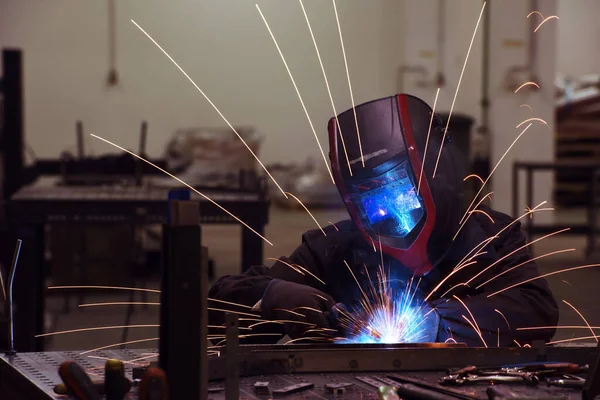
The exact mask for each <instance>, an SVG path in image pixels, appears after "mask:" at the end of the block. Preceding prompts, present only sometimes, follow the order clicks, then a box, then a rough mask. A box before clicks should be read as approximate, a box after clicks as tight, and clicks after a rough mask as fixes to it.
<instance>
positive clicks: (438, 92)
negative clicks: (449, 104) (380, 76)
mask: <svg viewBox="0 0 600 400" xmlns="http://www.w3.org/2000/svg"><path fill="white" fill-rule="evenodd" d="M439 94H440V88H437V92H436V93H435V100H434V101H433V109H432V110H431V118H430V119H429V129H427V139H426V140H425V151H424V152H423V161H421V173H420V174H419V184H418V185H417V194H419V193H421V178H422V177H423V169H424V168H425V158H426V157H427V147H428V146H429V135H430V134H431V127H432V125H433V117H434V116H435V107H436V105H437V101H438V96H439ZM443 144H444V142H442V145H443Z"/></svg>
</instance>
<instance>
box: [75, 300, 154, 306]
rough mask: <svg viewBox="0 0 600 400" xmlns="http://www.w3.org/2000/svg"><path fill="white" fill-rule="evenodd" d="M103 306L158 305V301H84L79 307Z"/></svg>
mask: <svg viewBox="0 0 600 400" xmlns="http://www.w3.org/2000/svg"><path fill="white" fill-rule="evenodd" d="M103 306H160V303H149V302H147V301H114V302H108V303H85V304H80V305H79V307H103Z"/></svg>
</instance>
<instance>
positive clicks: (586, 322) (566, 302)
mask: <svg viewBox="0 0 600 400" xmlns="http://www.w3.org/2000/svg"><path fill="white" fill-rule="evenodd" d="M563 303H565V304H566V305H568V306H569V307H571V308H572V309H573V311H575V312H576V313H577V315H579V316H580V317H581V319H582V320H583V322H585V324H586V325H587V327H588V328H589V329H590V332H592V335H595V333H594V329H592V327H591V326H590V323H589V322H588V321H587V319H585V317H584V316H583V314H582V313H580V312H579V310H578V309H576V308H575V306H573V305H572V304H571V303H569V302H568V301H566V300H563ZM596 342H598V338H596Z"/></svg>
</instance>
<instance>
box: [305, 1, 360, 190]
mask: <svg viewBox="0 0 600 400" xmlns="http://www.w3.org/2000/svg"><path fill="white" fill-rule="evenodd" d="M298 1H299V2H300V7H302V12H303V13H304V18H305V19H306V25H308V31H309V32H310V37H311V38H312V41H313V44H314V46H315V51H316V52H317V58H318V59H319V65H321V71H322V72H323V79H325V86H326V87H327V93H328V94H329V101H330V102H331V108H332V109H333V115H334V116H335V117H334V118H335V122H336V124H337V127H338V130H339V131H340V139H341V140H342V147H343V148H344V154H345V155H346V161H347V162H348V170H349V171H350V175H351V176H352V167H351V165H350V159H349V158H348V151H347V150H346V143H345V141H344V135H343V134H342V127H341V126H340V121H339V120H338V113H337V111H336V109H335V103H334V102H333V96H332V95H331V88H330V87H329V80H327V74H326V73H325V67H324V66H323V60H322V59H321V53H320V52H319V46H317V40H316V39H315V35H314V34H313V30H312V27H311V26H310V21H309V20H308V15H307V14H306V10H305V9H304V4H303V3H302V0H298ZM357 132H358V131H357ZM361 156H362V148H361ZM364 164H365V162H364V158H363V167H364V166H365V165H364ZM334 183H335V182H334Z"/></svg>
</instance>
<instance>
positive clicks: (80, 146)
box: [75, 121, 85, 160]
mask: <svg viewBox="0 0 600 400" xmlns="http://www.w3.org/2000/svg"><path fill="white" fill-rule="evenodd" d="M75 135H76V137H77V158H78V159H79V160H83V159H84V158H85V148H84V141H83V122H81V121H77V122H76V123H75Z"/></svg>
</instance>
